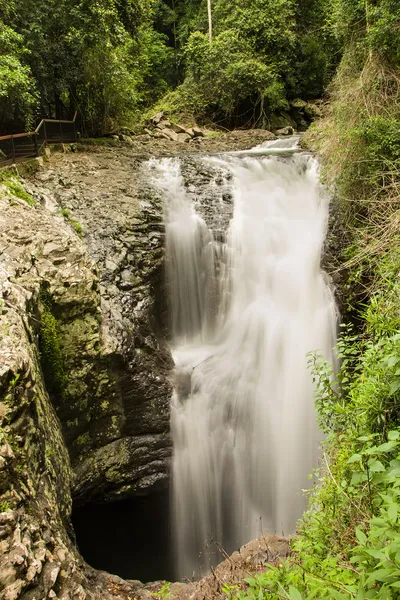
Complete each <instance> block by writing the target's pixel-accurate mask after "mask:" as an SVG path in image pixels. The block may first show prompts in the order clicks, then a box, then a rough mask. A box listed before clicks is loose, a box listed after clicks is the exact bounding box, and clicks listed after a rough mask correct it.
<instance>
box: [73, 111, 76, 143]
mask: <svg viewBox="0 0 400 600" xmlns="http://www.w3.org/2000/svg"><path fill="white" fill-rule="evenodd" d="M72 124H73V127H74V142H76V125H75V117H74V120H73V121H72Z"/></svg>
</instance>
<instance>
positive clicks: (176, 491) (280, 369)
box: [151, 138, 336, 577]
mask: <svg viewBox="0 0 400 600" xmlns="http://www.w3.org/2000/svg"><path fill="white" fill-rule="evenodd" d="M296 143H297V140H296V139H293V138H292V139H289V140H287V139H286V140H278V141H275V142H268V143H267V144H265V145H264V146H263V147H260V148H258V149H255V150H253V151H250V152H248V153H242V154H237V153H236V154H226V155H222V156H219V157H202V158H197V159H196V160H197V161H198V165H199V168H201V169H202V168H204V169H207V168H209V169H214V170H215V171H216V172H217V173H218V175H217V176H216V179H215V181H212V182H211V183H209V184H208V192H206V194H205V196H206V201H204V193H203V198H202V200H199V199H198V196H197V193H196V191H197V190H194V191H195V193H193V189H192V188H193V185H192V186H190V185H188V184H187V182H185V179H184V176H183V174H182V164H181V161H180V160H179V159H162V160H159V161H155V160H154V161H152V164H151V167H152V169H153V173H154V179H155V181H156V185H157V186H158V188H159V189H161V191H162V193H163V195H164V198H165V215H166V256H167V282H168V286H169V292H170V311H171V335H172V339H171V349H172V354H173V357H174V361H175V365H176V366H175V385H174V389H175V391H174V394H173V398H172V414H171V429H172V438H173V444H174V456H173V467H172V476H173V492H172V494H173V497H172V507H173V508H172V510H173V529H174V545H175V548H176V563H177V567H176V568H177V576H179V577H192V576H199V575H200V574H203V573H205V572H206V571H207V570H208V569H209V568H210V566H212V565H213V564H215V563H216V562H217V561H218V557H220V553H219V550H221V549H223V550H224V551H225V552H228V553H229V552H232V551H233V550H234V549H236V548H238V547H239V546H241V545H242V544H244V543H246V542H247V541H249V540H250V539H252V538H255V537H257V536H259V535H261V534H262V533H273V532H277V533H279V534H280V533H283V534H285V535H289V534H292V533H294V531H295V524H296V520H297V519H298V518H299V517H300V515H301V513H302V511H303V510H304V504H305V501H304V497H303V495H302V490H303V489H304V488H306V487H307V484H308V474H309V473H310V471H311V470H312V468H314V467H315V466H316V465H317V460H318V445H319V441H320V438H321V434H320V432H319V431H318V427H317V424H316V418H315V411H314V402H313V383H312V377H311V374H310V372H309V370H308V368H307V360H308V359H307V354H308V353H309V352H311V351H318V352H319V353H321V354H322V355H323V356H324V357H325V358H326V359H328V360H333V356H332V348H333V346H334V343H335V335H336V310H335V303H334V299H333V295H332V292H331V290H330V289H329V286H328V283H327V280H326V276H325V275H324V273H323V271H322V270H321V268H320V260H321V252H322V247H323V242H324V236H325V231H326V226H327V218H328V199H327V197H326V195H325V194H324V191H323V189H322V187H321V185H320V183H319V177H318V163H317V161H316V160H315V159H314V158H313V157H312V156H310V155H308V154H306V153H303V152H300V151H299V150H298V149H297V147H296ZM218 182H219V184H218ZM190 189H192V193H189V191H190ZM227 190H228V192H229V193H227ZM205 204H206V205H207V206H206V207H205ZM228 213H230V214H229V215H228V218H227V219H226V221H227V222H226V226H225V230H224V227H223V226H221V223H222V221H223V217H222V216H223V215H227V214H228ZM221 215H222V216H221ZM212 548H214V550H212Z"/></svg>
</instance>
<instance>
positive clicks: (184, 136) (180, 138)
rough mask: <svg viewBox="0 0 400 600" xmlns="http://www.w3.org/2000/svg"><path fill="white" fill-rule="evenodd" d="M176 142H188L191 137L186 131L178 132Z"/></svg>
mask: <svg viewBox="0 0 400 600" xmlns="http://www.w3.org/2000/svg"><path fill="white" fill-rule="evenodd" d="M177 136H178V142H190V140H191V139H192V137H191V136H190V135H189V134H188V133H178V134H177Z"/></svg>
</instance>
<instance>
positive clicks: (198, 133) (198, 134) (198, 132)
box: [192, 127, 204, 137]
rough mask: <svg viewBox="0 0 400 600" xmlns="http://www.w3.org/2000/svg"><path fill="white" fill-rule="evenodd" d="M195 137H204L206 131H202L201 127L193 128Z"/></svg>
mask: <svg viewBox="0 0 400 600" xmlns="http://www.w3.org/2000/svg"><path fill="white" fill-rule="evenodd" d="M192 131H193V135H194V137H204V131H202V130H201V129H200V128H199V127H193V128H192Z"/></svg>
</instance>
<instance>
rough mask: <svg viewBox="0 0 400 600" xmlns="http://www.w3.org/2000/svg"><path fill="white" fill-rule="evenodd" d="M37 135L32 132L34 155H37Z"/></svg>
mask: <svg viewBox="0 0 400 600" xmlns="http://www.w3.org/2000/svg"><path fill="white" fill-rule="evenodd" d="M37 136H38V134H37V133H36V131H35V133H34V134H33V143H34V144H35V156H39V148H38V143H37Z"/></svg>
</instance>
